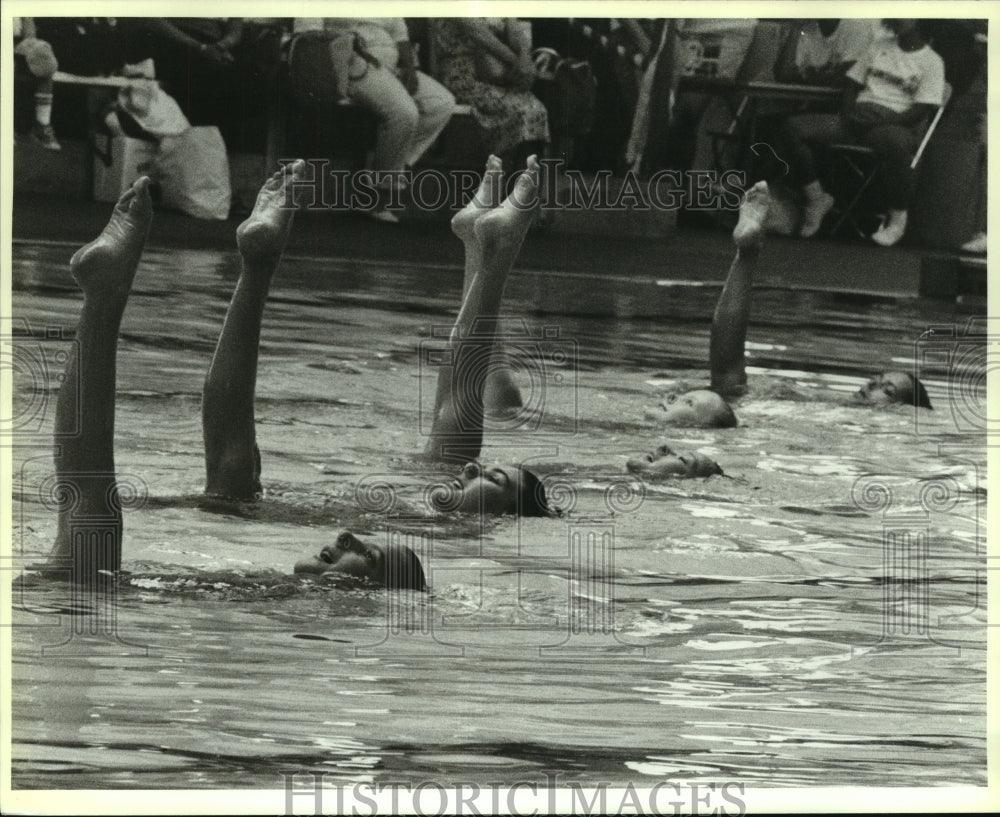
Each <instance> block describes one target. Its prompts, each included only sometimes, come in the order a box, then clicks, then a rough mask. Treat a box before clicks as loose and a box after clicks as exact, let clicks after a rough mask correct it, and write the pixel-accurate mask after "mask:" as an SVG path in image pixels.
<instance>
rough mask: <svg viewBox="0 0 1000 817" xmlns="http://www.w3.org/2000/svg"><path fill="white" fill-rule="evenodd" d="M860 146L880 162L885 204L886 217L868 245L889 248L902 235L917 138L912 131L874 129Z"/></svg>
mask: <svg viewBox="0 0 1000 817" xmlns="http://www.w3.org/2000/svg"><path fill="white" fill-rule="evenodd" d="M864 142H865V144H867V145H868V146H869V147H871V149H872V150H874V151H875V155H876V156H877V157H878V158H879V161H880V162H881V165H880V168H879V174H880V178H881V186H882V187H883V189H884V190H885V192H886V198H887V200H888V203H889V217H888V218H887V219H886V221H885V223H884V224H883V225H882V226H881V227H879V229H878V230H876V231H875V233H874V234H873V235H872V241H874V242H875V243H876V244H881V245H882V246H883V247H891V246H892V245H893V244H895V243H896V242H898V241H899V240H900V239H901V238H902V237H903V234H904V233H905V232H906V219H907V211H908V210H909V209H910V203H911V202H912V201H913V194H914V189H915V186H916V177H915V173H914V172H913V171H912V170H911V169H910V162H911V161H912V160H913V154H914V152H915V150H916V148H917V144H918V138H917V135H916V133H915V132H914V131H913V129H911V128H906V127H903V126H902V125H878V126H876V127H874V128H872V129H871V130H870V131H868V133H866V134H865V137H864Z"/></svg>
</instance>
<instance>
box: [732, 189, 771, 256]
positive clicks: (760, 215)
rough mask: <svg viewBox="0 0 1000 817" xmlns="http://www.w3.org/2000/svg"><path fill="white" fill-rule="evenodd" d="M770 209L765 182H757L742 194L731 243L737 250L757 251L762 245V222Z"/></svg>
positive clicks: (765, 219) (769, 197)
mask: <svg viewBox="0 0 1000 817" xmlns="http://www.w3.org/2000/svg"><path fill="white" fill-rule="evenodd" d="M770 207H771V194H770V192H769V191H768V189H767V182H757V184H755V185H754V186H753V187H751V188H750V189H749V190H747V191H746V193H744V194H743V203H742V204H741V205H740V220H739V221H738V222H737V223H736V229H734V230H733V243H735V244H736V246H737V248H738V249H741V250H750V249H759V248H760V246H761V244H763V243H764V222H765V221H767V211H768V210H769V209H770Z"/></svg>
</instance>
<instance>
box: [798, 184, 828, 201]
mask: <svg viewBox="0 0 1000 817" xmlns="http://www.w3.org/2000/svg"><path fill="white" fill-rule="evenodd" d="M802 191H803V192H804V193H805V194H806V198H807V199H809V201H816V199H819V198H822V197H823V194H824V193H825V192H826V191H824V190H823V187H822V185H821V184H820V183H819V179H816V180H815V181H812V182H809V184H807V185H806V186H805V187H803V188H802Z"/></svg>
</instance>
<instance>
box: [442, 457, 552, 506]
mask: <svg viewBox="0 0 1000 817" xmlns="http://www.w3.org/2000/svg"><path fill="white" fill-rule="evenodd" d="M454 487H455V489H456V491H457V492H458V495H457V498H456V499H454V500H453V499H452V498H450V497H440V498H437V497H432V500H431V501H432V504H434V506H435V507H436V508H437V509H438V510H441V511H443V510H450V511H463V512H464V513H484V514H497V515H499V514H507V513H509V514H518V515H520V516H552V515H553V512H552V510H551V509H550V508H549V506H548V502H547V501H546V498H545V486H544V485H542V483H541V481H540V480H539V479H538V477H537V476H536V475H535V474H534V473H533V472H532V471H529V470H528V469H527V468H521V467H520V466H514V467H508V468H501V467H493V468H487V467H484V466H482V465H480V464H479V463H477V462H470V463H468V464H467V465H466V466H465V467H464V468H462V472H461V473H460V474H459V475H458V477H457V478H456V480H455V485H454Z"/></svg>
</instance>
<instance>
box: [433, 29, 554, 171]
mask: <svg viewBox="0 0 1000 817" xmlns="http://www.w3.org/2000/svg"><path fill="white" fill-rule="evenodd" d="M487 22H488V24H489V26H490V28H491V29H492V30H493V33H494V34H496V35H497V37H499V38H501V39H503V31H504V21H503V20H502V19H501V18H491V19H489V20H488V21H487ZM431 36H432V37H433V38H434V47H435V50H436V55H437V65H436V73H437V78H438V79H439V80H440V81H441V83H442V84H443V85H444V86H445V87H446V88H448V90H449V91H451V92H452V93H453V94H454V95H455V101H456V102H459V103H461V104H463V105H470V106H471V107H472V116H473V118H474V119H475V121H476V124H477V125H478V126H479V130H480V133H481V136H482V139H483V141H484V143H485V144H486V146H487V147H488V149H489V150H490V151H492V152H493V153H504V152H506V151H509V150H511V149H512V148H514V147H516V146H517V145H519V144H521V143H522V142H531V141H541V142H548V141H549V118H548V114H547V112H546V110H545V106H544V105H543V104H542V102H541V100H539V99H538V98H537V97H536V96H534V95H533V94H532V93H531V92H530V91H519V90H516V89H514V88H503V87H501V86H499V85H491V84H490V83H488V82H483V81H482V80H479V79H477V78H476V59H475V53H476V50H477V49H478V46H477V45H476V44H475V43H474V42H473V41H472V39H471V38H470V37H469V36H468V35H467V34H465V32H463V31H462V29H461V28H460V27H459V26H458V24H457V23H456V22H455V21H454V20H449V19H438V20H435V21H434V23H433V28H432V34H431Z"/></svg>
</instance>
